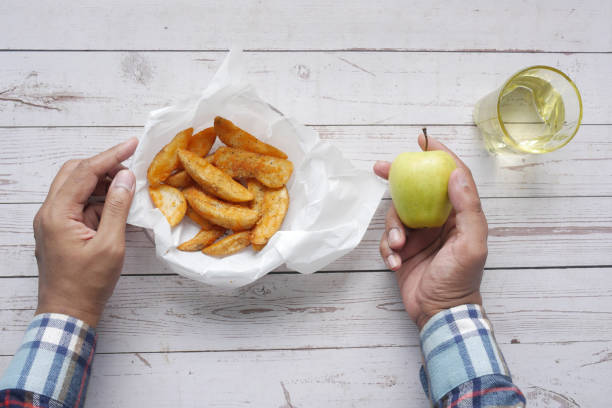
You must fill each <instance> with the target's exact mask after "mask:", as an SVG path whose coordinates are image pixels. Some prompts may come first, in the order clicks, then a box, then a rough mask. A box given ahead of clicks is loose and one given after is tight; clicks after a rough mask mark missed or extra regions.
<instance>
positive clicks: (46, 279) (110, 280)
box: [34, 138, 138, 327]
mask: <svg viewBox="0 0 612 408" xmlns="http://www.w3.org/2000/svg"><path fill="white" fill-rule="evenodd" d="M137 144H138V140H137V139H136V138H132V139H130V140H128V141H127V142H125V143H122V144H120V145H117V146H114V147H112V148H111V149H109V150H107V151H105V152H103V153H100V154H98V155H96V156H93V157H90V158H88V159H84V160H70V161H68V162H66V163H65V164H64V165H63V166H62V168H61V169H60V171H59V173H58V174H57V176H56V177H55V179H54V180H53V183H52V184H51V187H50V189H49V194H48V195H47V198H46V199H45V202H44V203H43V205H42V206H41V208H40V210H39V211H38V213H37V214H36V216H35V217H34V238H35V239H36V252H35V254H36V260H37V262H38V308H37V310H36V314H40V313H63V314H67V315H70V316H72V317H76V318H77V319H80V320H83V321H85V322H86V323H88V324H89V325H90V326H92V327H95V326H96V325H97V324H98V320H99V319H100V315H101V314H102V310H103V309H104V306H105V304H106V301H107V300H108V298H109V297H110V296H111V294H112V293H113V290H114V288H115V284H116V283H117V280H118V279H119V275H120V274H121V269H122V267H123V257H124V254H125V223H126V219H127V214H128V212H129V209H130V204H131V202H132V197H133V195H134V187H135V177H134V174H133V173H132V172H131V171H129V170H127V169H125V168H124V167H123V166H122V165H121V162H122V161H124V160H125V159H127V158H128V157H130V156H131V155H132V154H133V153H134V150H135V149H136V146H137ZM111 178H112V182H111ZM107 190H108V191H107ZM104 194H106V198H105V202H104V203H92V202H90V197H91V196H92V195H97V196H101V195H104Z"/></svg>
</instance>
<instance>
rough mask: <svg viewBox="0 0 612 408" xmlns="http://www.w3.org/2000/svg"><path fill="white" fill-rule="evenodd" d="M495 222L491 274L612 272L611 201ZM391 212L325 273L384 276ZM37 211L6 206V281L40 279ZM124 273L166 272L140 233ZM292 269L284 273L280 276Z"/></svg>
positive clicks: (552, 202) (528, 205) (497, 201)
mask: <svg viewBox="0 0 612 408" xmlns="http://www.w3.org/2000/svg"><path fill="white" fill-rule="evenodd" d="M482 202H483V208H484V211H485V213H486V214H487V218H488V223H489V258H488V260H487V267H488V268H509V267H513V268H517V267H522V268H529V267H558V266H567V265H571V266H602V265H612V197H558V198H530V199H521V200H516V199H511V198H509V199H504V198H486V199H483V200H482ZM390 205H391V201H390V200H383V201H382V202H381V204H380V206H379V208H378V209H377V211H376V213H375V214H374V217H373V219H372V222H371V223H370V226H369V229H368V230H367V231H366V234H365V236H364V238H363V240H362V241H361V243H360V244H359V245H358V246H357V248H355V250H353V251H352V252H351V253H349V254H347V255H345V256H344V257H342V258H340V259H339V260H337V261H335V262H333V263H332V264H330V265H328V266H327V267H326V268H324V269H325V270H330V271H338V270H340V271H350V270H384V269H386V266H385V265H384V263H383V262H382V260H381V258H380V255H379V252H378V245H379V240H380V237H381V235H382V233H383V230H384V217H385V215H386V212H387V210H388V208H389V206H390ZM38 207H39V205H38V204H4V205H2V207H1V208H2V209H3V211H2V212H1V213H0V258H1V259H3V260H4V263H3V265H2V268H0V276H31V275H35V274H36V270H37V269H36V262H35V259H34V238H33V235H32V227H31V223H32V219H33V218H34V214H35V213H36V211H37V210H38ZM126 239H127V254H126V263H125V267H124V273H127V274H151V273H168V272H169V271H168V269H166V268H164V267H162V265H161V264H160V263H159V262H158V261H157V260H156V259H155V251H154V249H153V244H152V242H151V241H150V240H149V238H148V237H147V236H146V235H145V233H144V232H143V231H142V230H141V229H139V228H132V227H130V228H129V229H128V233H127V235H126ZM279 270H286V269H283V268H281V269H279Z"/></svg>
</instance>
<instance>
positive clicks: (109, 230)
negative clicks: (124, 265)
mask: <svg viewBox="0 0 612 408" xmlns="http://www.w3.org/2000/svg"><path fill="white" fill-rule="evenodd" d="M135 185H136V178H135V177H134V173H132V172H131V171H129V170H121V171H120V172H119V173H117V175H116V176H115V178H114V179H113V182H112V183H111V185H110V188H109V189H108V193H107V194H106V200H105V202H104V208H103V209H102V217H101V219H100V225H99V227H98V232H97V234H96V237H95V240H97V241H104V243H106V244H111V245H116V246H119V247H121V248H124V247H125V223H126V220H127V216H128V212H129V211H130V205H131V203H132V198H133V196H134V187H135Z"/></svg>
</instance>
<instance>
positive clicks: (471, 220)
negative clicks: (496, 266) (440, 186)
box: [448, 168, 488, 265]
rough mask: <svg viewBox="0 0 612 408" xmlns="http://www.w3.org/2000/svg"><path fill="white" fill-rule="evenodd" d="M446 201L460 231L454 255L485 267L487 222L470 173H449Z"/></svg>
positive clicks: (458, 169)
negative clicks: (449, 203)
mask: <svg viewBox="0 0 612 408" xmlns="http://www.w3.org/2000/svg"><path fill="white" fill-rule="evenodd" d="M448 198H449V199H450V202H451V204H452V205H453V208H454V209H455V213H456V216H455V223H456V228H457V230H458V231H459V239H458V241H457V243H456V245H458V248H457V249H458V251H457V254H456V255H459V256H461V257H462V259H464V261H465V262H474V261H478V262H480V261H482V264H483V265H484V260H485V259H486V256H487V234H488V226H487V219H486V217H485V215H484V212H483V211H482V206H481V204H480V197H479V196H478V190H477V188H476V183H475V182H474V179H473V177H472V174H471V173H470V172H469V170H466V169H463V168H457V169H455V170H454V171H453V172H452V174H451V177H450V180H449V182H448Z"/></svg>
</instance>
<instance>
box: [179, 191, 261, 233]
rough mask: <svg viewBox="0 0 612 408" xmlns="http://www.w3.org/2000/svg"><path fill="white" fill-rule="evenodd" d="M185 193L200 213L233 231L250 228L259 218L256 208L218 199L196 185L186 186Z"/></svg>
mask: <svg viewBox="0 0 612 408" xmlns="http://www.w3.org/2000/svg"><path fill="white" fill-rule="evenodd" d="M183 195H184V196H185V198H186V199H187V201H188V202H189V205H190V206H191V208H193V209H194V210H195V211H196V212H197V213H198V214H199V215H201V216H202V217H204V218H205V219H206V220H208V221H210V222H212V223H213V224H216V225H220V226H222V227H225V228H229V229H231V230H233V231H244V230H248V229H249V228H251V227H252V226H253V225H255V223H256V222H257V219H258V218H259V216H258V214H257V212H256V211H255V210H252V209H250V208H248V207H245V206H243V205H238V204H230V203H226V202H224V201H221V200H218V199H216V198H214V197H212V196H210V195H208V194H206V193H205V192H203V191H202V190H200V189H198V188H195V187H188V188H186V189H185V190H183Z"/></svg>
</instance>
